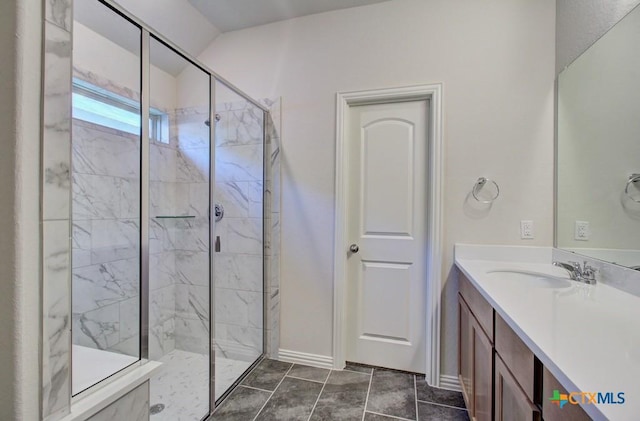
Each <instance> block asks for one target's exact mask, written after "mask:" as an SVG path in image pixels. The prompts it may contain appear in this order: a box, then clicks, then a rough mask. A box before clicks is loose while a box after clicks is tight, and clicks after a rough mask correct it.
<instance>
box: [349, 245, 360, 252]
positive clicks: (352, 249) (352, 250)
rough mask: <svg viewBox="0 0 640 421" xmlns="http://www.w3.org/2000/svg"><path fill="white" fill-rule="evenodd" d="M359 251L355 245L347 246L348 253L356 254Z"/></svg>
mask: <svg viewBox="0 0 640 421" xmlns="http://www.w3.org/2000/svg"><path fill="white" fill-rule="evenodd" d="M359 250H360V247H358V245H357V244H351V245H350V246H349V251H350V252H351V253H357V252H358V251H359Z"/></svg>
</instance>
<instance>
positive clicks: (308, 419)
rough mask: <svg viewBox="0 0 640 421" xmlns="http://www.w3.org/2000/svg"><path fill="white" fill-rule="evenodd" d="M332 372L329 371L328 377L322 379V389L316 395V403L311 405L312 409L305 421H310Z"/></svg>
mask: <svg viewBox="0 0 640 421" xmlns="http://www.w3.org/2000/svg"><path fill="white" fill-rule="evenodd" d="M332 372H333V370H329V375H328V376H327V378H326V379H324V383H322V389H320V393H318V397H317V398H316V402H315V403H314V404H313V408H311V412H310V413H309V418H307V421H311V417H312V416H313V412H314V411H315V410H316V406H318V402H320V396H322V392H324V387H325V386H326V385H327V382H328V381H329V377H330V376H331V373H332Z"/></svg>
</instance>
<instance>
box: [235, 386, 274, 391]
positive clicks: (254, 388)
mask: <svg viewBox="0 0 640 421" xmlns="http://www.w3.org/2000/svg"><path fill="white" fill-rule="evenodd" d="M238 386H239V387H244V388H245V389H253V390H259V391H260V392H267V393H273V390H267V389H260V388H259V387H253V386H247V385H246V384H239V385H238Z"/></svg>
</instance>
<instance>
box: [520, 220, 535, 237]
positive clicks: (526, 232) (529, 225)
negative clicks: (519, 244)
mask: <svg viewBox="0 0 640 421" xmlns="http://www.w3.org/2000/svg"><path fill="white" fill-rule="evenodd" d="M520 238H522V239H523V240H531V239H533V238H534V236H533V221H520Z"/></svg>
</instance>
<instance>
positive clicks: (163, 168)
mask: <svg viewBox="0 0 640 421" xmlns="http://www.w3.org/2000/svg"><path fill="white" fill-rule="evenodd" d="M149 160H150V163H151V169H150V172H149V177H150V178H149V179H150V180H151V181H167V182H175V181H177V168H178V167H177V165H178V164H177V163H178V155H177V151H176V150H175V149H172V148H170V147H168V146H158V145H155V144H152V145H151V148H150V149H149Z"/></svg>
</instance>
